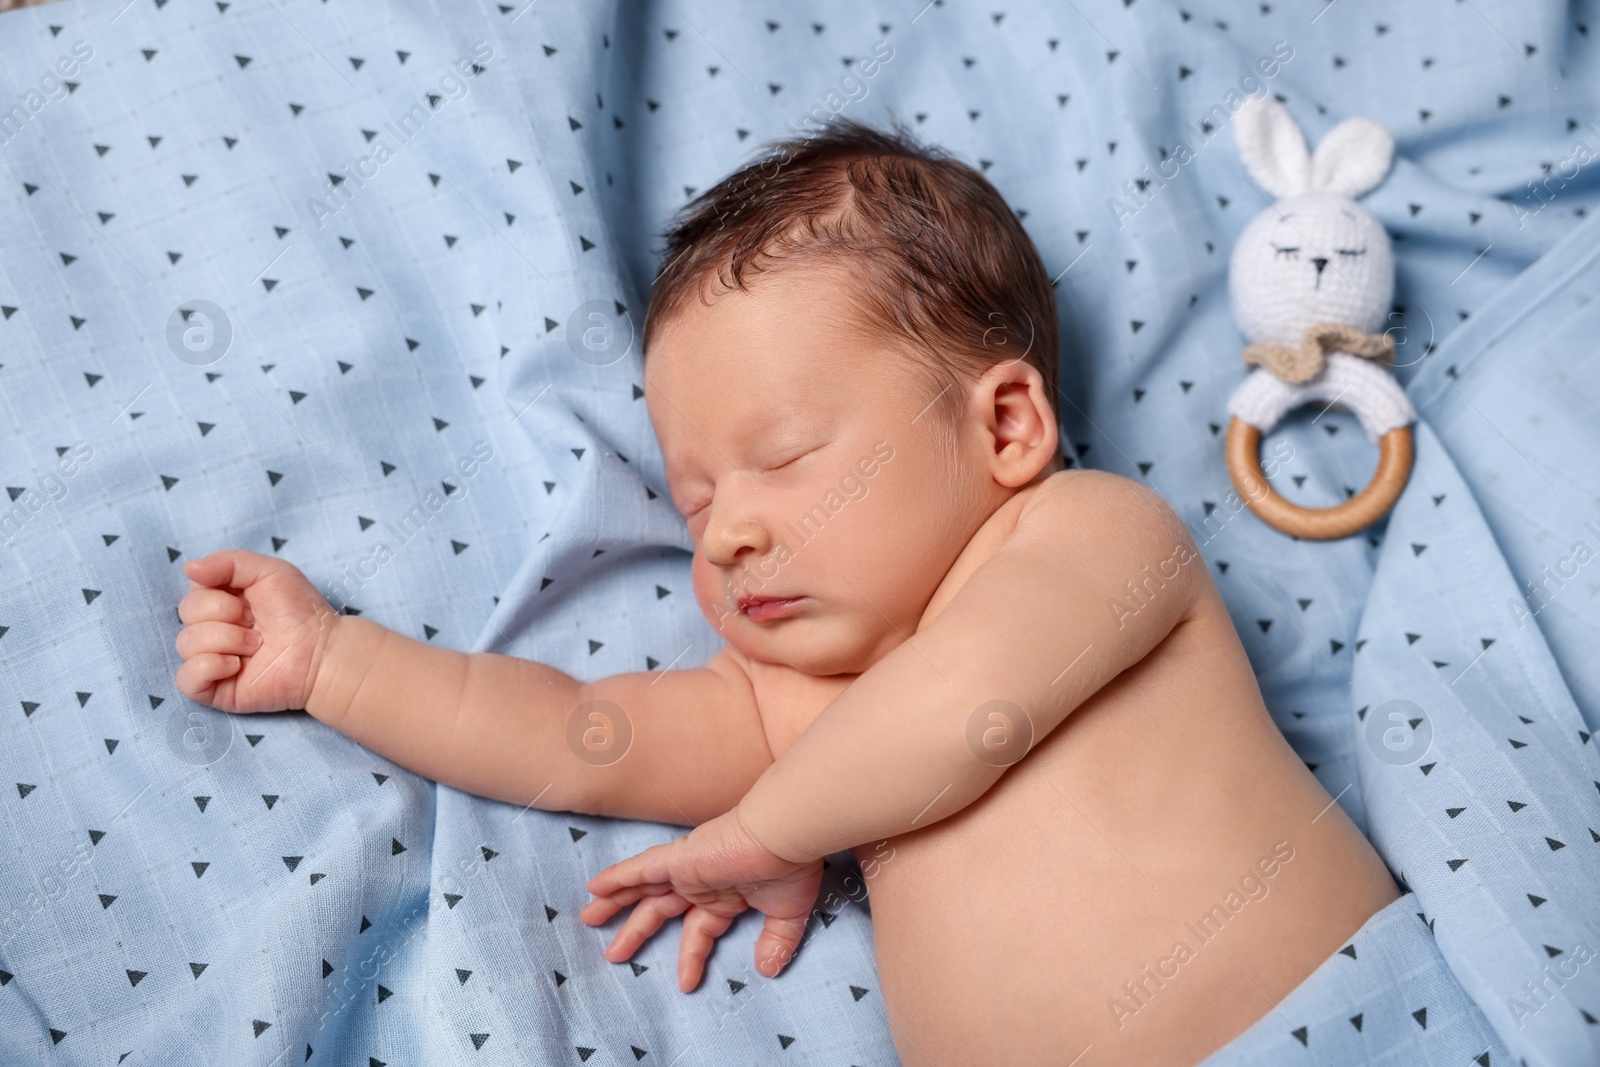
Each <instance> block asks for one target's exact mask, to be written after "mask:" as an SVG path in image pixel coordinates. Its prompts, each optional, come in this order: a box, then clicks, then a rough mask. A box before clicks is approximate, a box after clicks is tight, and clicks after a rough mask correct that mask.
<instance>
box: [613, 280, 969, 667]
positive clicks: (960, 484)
mask: <svg viewBox="0 0 1600 1067" xmlns="http://www.w3.org/2000/svg"><path fill="white" fill-rule="evenodd" d="M858 284H859V283H858V282H855V281H854V280H853V278H852V277H851V276H849V275H847V274H844V273H843V272H841V271H839V270H836V269H830V268H821V267H788V268H784V269H780V270H777V271H774V272H770V273H767V274H763V275H761V276H759V277H758V278H757V279H756V281H755V282H754V284H753V285H752V289H751V291H748V292H747V291H744V290H727V291H720V292H718V293H717V295H716V296H714V297H713V298H712V299H711V303H710V305H709V306H707V305H705V304H702V303H699V302H691V303H690V304H689V305H688V306H686V307H685V308H684V309H683V310H682V311H680V312H678V313H677V314H676V315H674V316H673V317H672V318H671V319H670V320H668V321H666V322H663V324H662V327H661V329H660V331H659V332H658V333H657V334H656V336H655V337H654V338H653V339H652V342H651V346H650V355H649V358H648V359H646V360H645V374H644V377H645V402H646V404H647V405H648V406H649V409H650V418H651V421H652V422H653V423H654V426H655V430H656V434H657V437H658V438H659V440H660V443H661V451H662V455H663V457H664V458H665V461H666V474H667V484H668V488H669V490H670V492H671V494H672V499H673V502H674V503H675V504H676V505H677V507H678V509H679V511H680V512H682V513H683V514H684V516H685V518H686V519H687V521H688V524H689V532H690V535H691V536H692V537H693V538H694V546H695V555H694V563H693V567H692V571H693V576H694V591H695V597H696V599H697V600H698V602H699V604H700V609H701V610H702V611H703V612H704V613H705V615H706V618H708V619H709V620H710V621H711V623H712V625H713V626H716V627H717V629H718V630H719V631H720V632H721V633H722V634H723V636H724V637H725V638H726V639H727V641H728V643H729V644H731V645H733V646H734V647H735V648H737V649H739V650H740V651H741V652H744V653H745V654H746V655H748V656H750V657H751V658H753V659H758V660H763V661H766V662H771V663H785V664H788V665H790V666H793V667H796V668H798V669H800V670H802V671H805V672H806V673H809V674H817V675H826V674H854V673H859V672H861V671H863V670H865V669H866V668H867V667H868V666H870V665H871V664H872V663H873V662H875V661H876V660H877V659H878V658H880V657H881V656H882V655H883V654H884V653H886V652H888V651H889V650H890V649H892V648H893V647H894V646H895V645H897V644H899V643H900V642H901V641H902V640H904V638H906V637H909V636H910V635H911V634H913V633H914V632H915V631H916V628H917V623H918V621H919V620H920V619H921V616H922V612H923V609H924V608H926V607H927V605H928V602H929V600H930V599H931V598H932V596H933V593H934V591H935V590H936V589H937V588H938V585H939V582H940V581H941V580H942V579H943V578H944V576H945V573H946V572H947V571H948V570H949V569H950V566H951V564H952V563H954V561H955V559H956V557H957V556H958V555H959V554H960V552H961V550H962V548H964V547H965V546H966V544H967V542H968V541H969V540H970V539H971V537H972V534H973V533H974V532H975V531H976V530H977V528H978V527H979V526H980V525H981V524H982V523H983V521H984V519H986V518H988V516H989V515H990V514H991V513H992V512H993V510H994V508H995V506H997V503H996V500H995V495H994V494H995V489H996V486H995V485H994V483H993V481H992V480H991V479H988V478H986V477H979V476H975V475H974V472H975V471H976V470H977V468H978V467H979V466H980V464H969V463H968V462H966V459H967V457H966V456H964V455H962V454H961V449H962V447H963V446H962V445H960V444H958V445H957V452H958V458H957V459H956V460H955V461H952V460H951V459H950V458H949V457H948V456H947V455H946V454H945V450H944V448H942V447H941V445H940V434H939V428H938V427H937V426H936V425H935V420H936V419H938V418H941V417H943V418H946V419H948V418H949V416H948V415H944V414H943V411H944V410H946V404H947V403H948V401H949V398H948V397H947V398H945V399H946V404H940V405H938V406H936V407H930V406H929V405H930V402H931V401H933V399H934V398H935V396H936V395H937V394H938V389H936V388H932V387H930V386H929V385H928V384H927V382H926V380H925V379H924V377H922V376H919V375H918V373H917V372H916V368H914V367H913V366H912V365H911V364H910V363H909V360H910V358H911V357H909V356H907V355H906V354H904V353H902V352H900V351H897V350H895V349H892V348H890V347H888V342H886V341H885V340H883V339H876V340H874V339H869V338H868V337H865V336H863V335H862V331H861V330H860V329H859V328H852V326H851V324H850V318H849V316H848V315H847V310H848V309H849V307H850V306H851V305H850V304H849V303H848V301H849V300H850V292H851V289H852V287H854V286H856V285H858ZM946 432H949V431H948V430H947V431H946Z"/></svg>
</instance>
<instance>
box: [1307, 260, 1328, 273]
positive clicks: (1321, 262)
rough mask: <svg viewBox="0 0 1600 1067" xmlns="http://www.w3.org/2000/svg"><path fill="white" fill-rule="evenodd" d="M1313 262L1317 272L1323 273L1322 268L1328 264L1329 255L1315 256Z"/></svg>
mask: <svg viewBox="0 0 1600 1067" xmlns="http://www.w3.org/2000/svg"><path fill="white" fill-rule="evenodd" d="M1311 263H1312V266H1314V267H1316V268H1317V273H1318V274H1321V273H1322V268H1323V267H1326V266H1327V265H1328V257H1327V256H1315V257H1313V258H1312V260H1311Z"/></svg>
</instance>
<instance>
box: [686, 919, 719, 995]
mask: <svg viewBox="0 0 1600 1067" xmlns="http://www.w3.org/2000/svg"><path fill="white" fill-rule="evenodd" d="M732 925H733V916H732V915H718V914H717V913H716V912H712V911H707V910H706V909H704V908H691V909H690V910H689V914H688V915H685V916H684V917H683V940H682V942H681V943H680V944H679V946H678V988H679V989H680V990H682V991H683V992H685V993H693V992H694V991H695V988H696V987H697V986H699V985H700V979H701V977H702V976H703V975H704V974H705V971H706V960H707V959H708V958H709V957H710V956H711V949H712V946H714V945H715V944H716V943H717V938H719V937H721V936H722V935H723V934H725V933H727V932H728V927H730V926H732Z"/></svg>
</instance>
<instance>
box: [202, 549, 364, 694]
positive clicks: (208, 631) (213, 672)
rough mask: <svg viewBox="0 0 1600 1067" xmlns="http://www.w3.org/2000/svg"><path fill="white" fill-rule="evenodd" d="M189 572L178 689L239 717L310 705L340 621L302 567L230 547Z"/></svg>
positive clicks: (211, 556)
mask: <svg viewBox="0 0 1600 1067" xmlns="http://www.w3.org/2000/svg"><path fill="white" fill-rule="evenodd" d="M183 571H184V573H185V574H186V575H188V577H189V592H188V594H187V595H186V596H184V598H183V600H181V601H180V602H179V603H178V617H179V618H180V619H182V620H183V621H184V623H185V624H186V625H185V626H184V628H183V629H182V630H180V631H178V640H177V649H178V655H180V656H182V657H183V659H184V663H183V666H182V667H179V668H178V674H177V678H176V683H177V686H178V690H179V691H180V692H181V693H183V695H184V696H187V697H189V698H190V699H191V700H196V701H199V702H200V703H202V704H209V705H211V706H212V707H214V708H219V709H221V710H222V711H228V712H234V713H245V712H252V711H282V710H285V709H296V708H303V707H305V706H306V702H307V701H308V700H309V699H310V698H311V688H312V684H313V683H314V682H315V681H316V676H317V666H318V664H319V663H320V662H321V661H322V655H323V652H324V651H325V650H326V648H327V645H328V640H329V638H330V637H331V636H332V635H333V630H334V626H335V624H336V623H337V622H338V620H339V616H338V615H337V614H335V613H334V611H333V609H332V608H331V607H329V606H328V602H327V601H326V600H324V599H323V598H322V597H321V596H320V595H319V594H318V593H317V590H316V588H315V587H314V586H312V584H311V582H310V581H308V580H307V579H306V576H305V575H304V574H301V573H300V569H299V568H298V567H296V566H294V564H292V563H286V562H284V561H283V560H281V559H273V558H272V557H271V556H263V555H261V554H260V553H257V552H244V551H240V550H236V549H224V550H222V551H220V552H213V553H211V555H209V556H206V557H205V558H204V559H196V560H190V561H188V562H186V563H185V564H184V565H183Z"/></svg>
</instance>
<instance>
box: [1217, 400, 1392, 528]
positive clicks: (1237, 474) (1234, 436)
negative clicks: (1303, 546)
mask: <svg viewBox="0 0 1600 1067" xmlns="http://www.w3.org/2000/svg"><path fill="white" fill-rule="evenodd" d="M1224 448H1225V454H1226V455H1227V460H1228V477H1229V478H1230V479H1231V480H1232V481H1233V488H1234V491H1235V492H1237V493H1238V494H1239V497H1240V499H1242V500H1243V501H1244V502H1245V503H1246V504H1248V505H1249V506H1250V510H1251V511H1253V512H1255V513H1256V515H1257V516H1258V517H1259V518H1260V519H1261V521H1262V522H1264V523H1266V524H1267V525H1268V526H1271V527H1273V528H1274V529H1276V530H1281V531H1282V532H1283V533H1286V534H1291V535H1293V536H1295V537H1302V538H1305V539H1307V540H1311V541H1332V540H1336V539H1338V538H1340V537H1349V536H1350V535H1351V534H1354V533H1360V532H1361V531H1362V530H1365V529H1366V528H1367V527H1368V526H1371V525H1372V524H1373V523H1375V522H1377V521H1378V520H1379V519H1381V518H1383V517H1384V515H1386V514H1388V512H1389V509H1390V508H1392V507H1394V504H1395V501H1397V500H1399V499H1400V492H1401V490H1403V489H1404V488H1405V487H1406V479H1407V478H1408V477H1410V475H1411V459H1412V453H1413V444H1412V440H1411V427H1410V426H1401V427H1399V428H1397V429H1393V430H1390V431H1389V432H1388V433H1386V434H1384V435H1383V436H1382V437H1381V438H1379V439H1378V469H1377V470H1376V471H1374V472H1373V475H1372V481H1371V482H1369V483H1368V484H1367V487H1366V488H1365V489H1363V490H1361V492H1359V493H1357V494H1356V495H1355V496H1353V497H1351V498H1350V499H1349V500H1346V501H1345V502H1344V503H1343V504H1339V505H1338V506H1336V507H1331V508H1303V507H1300V506H1299V505H1298V504H1291V503H1289V501H1287V500H1285V499H1284V498H1283V497H1281V496H1279V495H1278V493H1277V491H1276V490H1275V489H1273V488H1272V486H1270V485H1268V484H1267V479H1266V478H1265V477H1264V476H1263V475H1262V473H1261V431H1260V430H1258V429H1256V428H1255V427H1254V426H1252V425H1250V424H1249V423H1247V422H1244V421H1243V420H1241V419H1240V418H1239V416H1237V415H1235V416H1233V417H1232V418H1231V419H1230V420H1229V422H1228V437H1227V441H1226V444H1225V446H1224Z"/></svg>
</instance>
